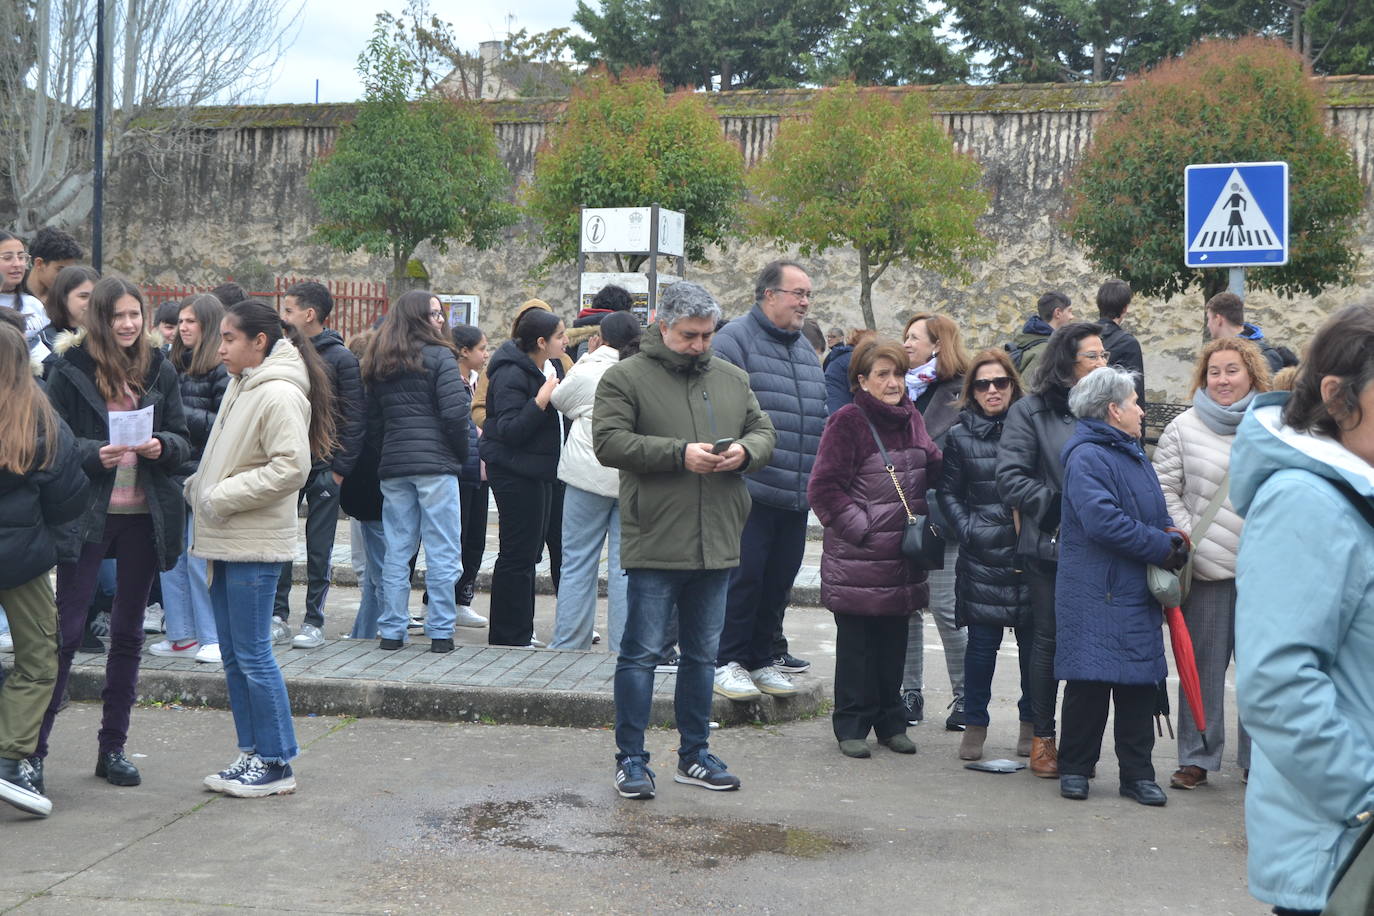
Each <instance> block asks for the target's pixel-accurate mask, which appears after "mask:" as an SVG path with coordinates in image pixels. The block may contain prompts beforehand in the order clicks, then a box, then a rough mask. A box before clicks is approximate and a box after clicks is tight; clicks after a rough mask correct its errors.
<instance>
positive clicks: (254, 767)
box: [234, 754, 267, 782]
mask: <svg viewBox="0 0 1374 916" xmlns="http://www.w3.org/2000/svg"><path fill="white" fill-rule="evenodd" d="M266 772H267V761H266V760H263V759H262V758H261V757H259V756H258V755H257V754H254V755H253V756H252V757H251V758H249V760H248V761H247V762H246V763H245V764H244V765H243V772H241V773H239V775H238V776H236V777H234V778H235V779H237V780H239V781H241V782H254V781H255V780H258V779H261V778H262V776H263V774H264V773H266Z"/></svg>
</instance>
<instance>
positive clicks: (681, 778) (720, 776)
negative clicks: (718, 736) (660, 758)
mask: <svg viewBox="0 0 1374 916" xmlns="http://www.w3.org/2000/svg"><path fill="white" fill-rule="evenodd" d="M673 782H680V783H683V784H685V785H689V786H701V787H702V788H703V789H711V790H712V791H714V792H730V791H733V790H735V789H738V788H739V777H738V776H736V775H735V774H734V773H731V772H730V771H729V770H727V769H726V768H725V761H723V760H721V759H720V758H719V757H717V756H716V755H715V754H712V753H709V752H707V751H702V752H701V753H700V754H698V755H697V758H696V759H695V760H690V759H689V760H683V759H681V758H679V759H678V764H677V773H676V774H675V775H674V776H673Z"/></svg>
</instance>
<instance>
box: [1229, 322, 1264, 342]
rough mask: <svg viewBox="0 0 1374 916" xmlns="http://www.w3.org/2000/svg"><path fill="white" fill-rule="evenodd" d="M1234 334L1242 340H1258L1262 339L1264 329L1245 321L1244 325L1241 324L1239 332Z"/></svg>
mask: <svg viewBox="0 0 1374 916" xmlns="http://www.w3.org/2000/svg"><path fill="white" fill-rule="evenodd" d="M1236 336H1237V337H1239V338H1241V339H1242V340H1253V341H1255V342H1259V341H1261V340H1264V331H1263V330H1261V328H1260V326H1259V325H1257V324H1251V323H1250V322H1248V321H1247V322H1245V324H1244V325H1242V326H1241V329H1240V333H1239V334H1237V335H1236Z"/></svg>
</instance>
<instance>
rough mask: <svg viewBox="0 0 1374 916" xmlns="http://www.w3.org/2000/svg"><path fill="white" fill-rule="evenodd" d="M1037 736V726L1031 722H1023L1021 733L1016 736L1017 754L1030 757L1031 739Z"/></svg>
mask: <svg viewBox="0 0 1374 916" xmlns="http://www.w3.org/2000/svg"><path fill="white" fill-rule="evenodd" d="M1034 737H1035V726H1034V725H1033V724H1031V723H1030V722H1022V723H1021V734H1019V735H1017V736H1016V756H1017V757H1029V756H1030V754H1031V739H1032V738H1034Z"/></svg>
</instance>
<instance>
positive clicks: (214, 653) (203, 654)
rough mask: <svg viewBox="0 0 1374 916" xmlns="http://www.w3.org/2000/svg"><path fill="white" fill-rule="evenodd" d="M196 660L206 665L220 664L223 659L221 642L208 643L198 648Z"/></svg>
mask: <svg viewBox="0 0 1374 916" xmlns="http://www.w3.org/2000/svg"><path fill="white" fill-rule="evenodd" d="M196 661H198V662H201V663H203V664H206V665H218V664H220V663H221V661H222V659H221V658H220V657H219V643H217V642H212V643H206V644H205V645H203V646H201V647H200V648H199V649H197V650H196Z"/></svg>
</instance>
